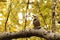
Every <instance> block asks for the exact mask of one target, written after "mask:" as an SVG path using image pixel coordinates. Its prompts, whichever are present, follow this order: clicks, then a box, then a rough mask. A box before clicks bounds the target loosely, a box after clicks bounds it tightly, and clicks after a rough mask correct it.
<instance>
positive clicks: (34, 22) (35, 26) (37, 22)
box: [33, 15, 41, 29]
mask: <svg viewBox="0 0 60 40" xmlns="http://www.w3.org/2000/svg"><path fill="white" fill-rule="evenodd" d="M33 17H34V19H33V25H34V29H40V28H41V27H40V22H39V20H38V17H37V16H34V15H33Z"/></svg>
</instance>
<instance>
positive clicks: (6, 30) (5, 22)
mask: <svg viewBox="0 0 60 40" xmlns="http://www.w3.org/2000/svg"><path fill="white" fill-rule="evenodd" d="M9 8H11V4H10V5H9ZM10 10H11V9H9V11H8V15H7V19H6V22H5V31H7V27H6V26H7V22H8V18H9V16H10Z"/></svg>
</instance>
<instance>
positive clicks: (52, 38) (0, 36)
mask: <svg viewBox="0 0 60 40" xmlns="http://www.w3.org/2000/svg"><path fill="white" fill-rule="evenodd" d="M31 36H37V37H42V38H45V39H47V40H60V34H58V33H52V32H48V31H46V30H45V29H43V28H41V29H29V30H22V31H20V32H13V33H9V32H4V33H0V40H6V39H9V40H11V39H16V38H27V37H31Z"/></svg>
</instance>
